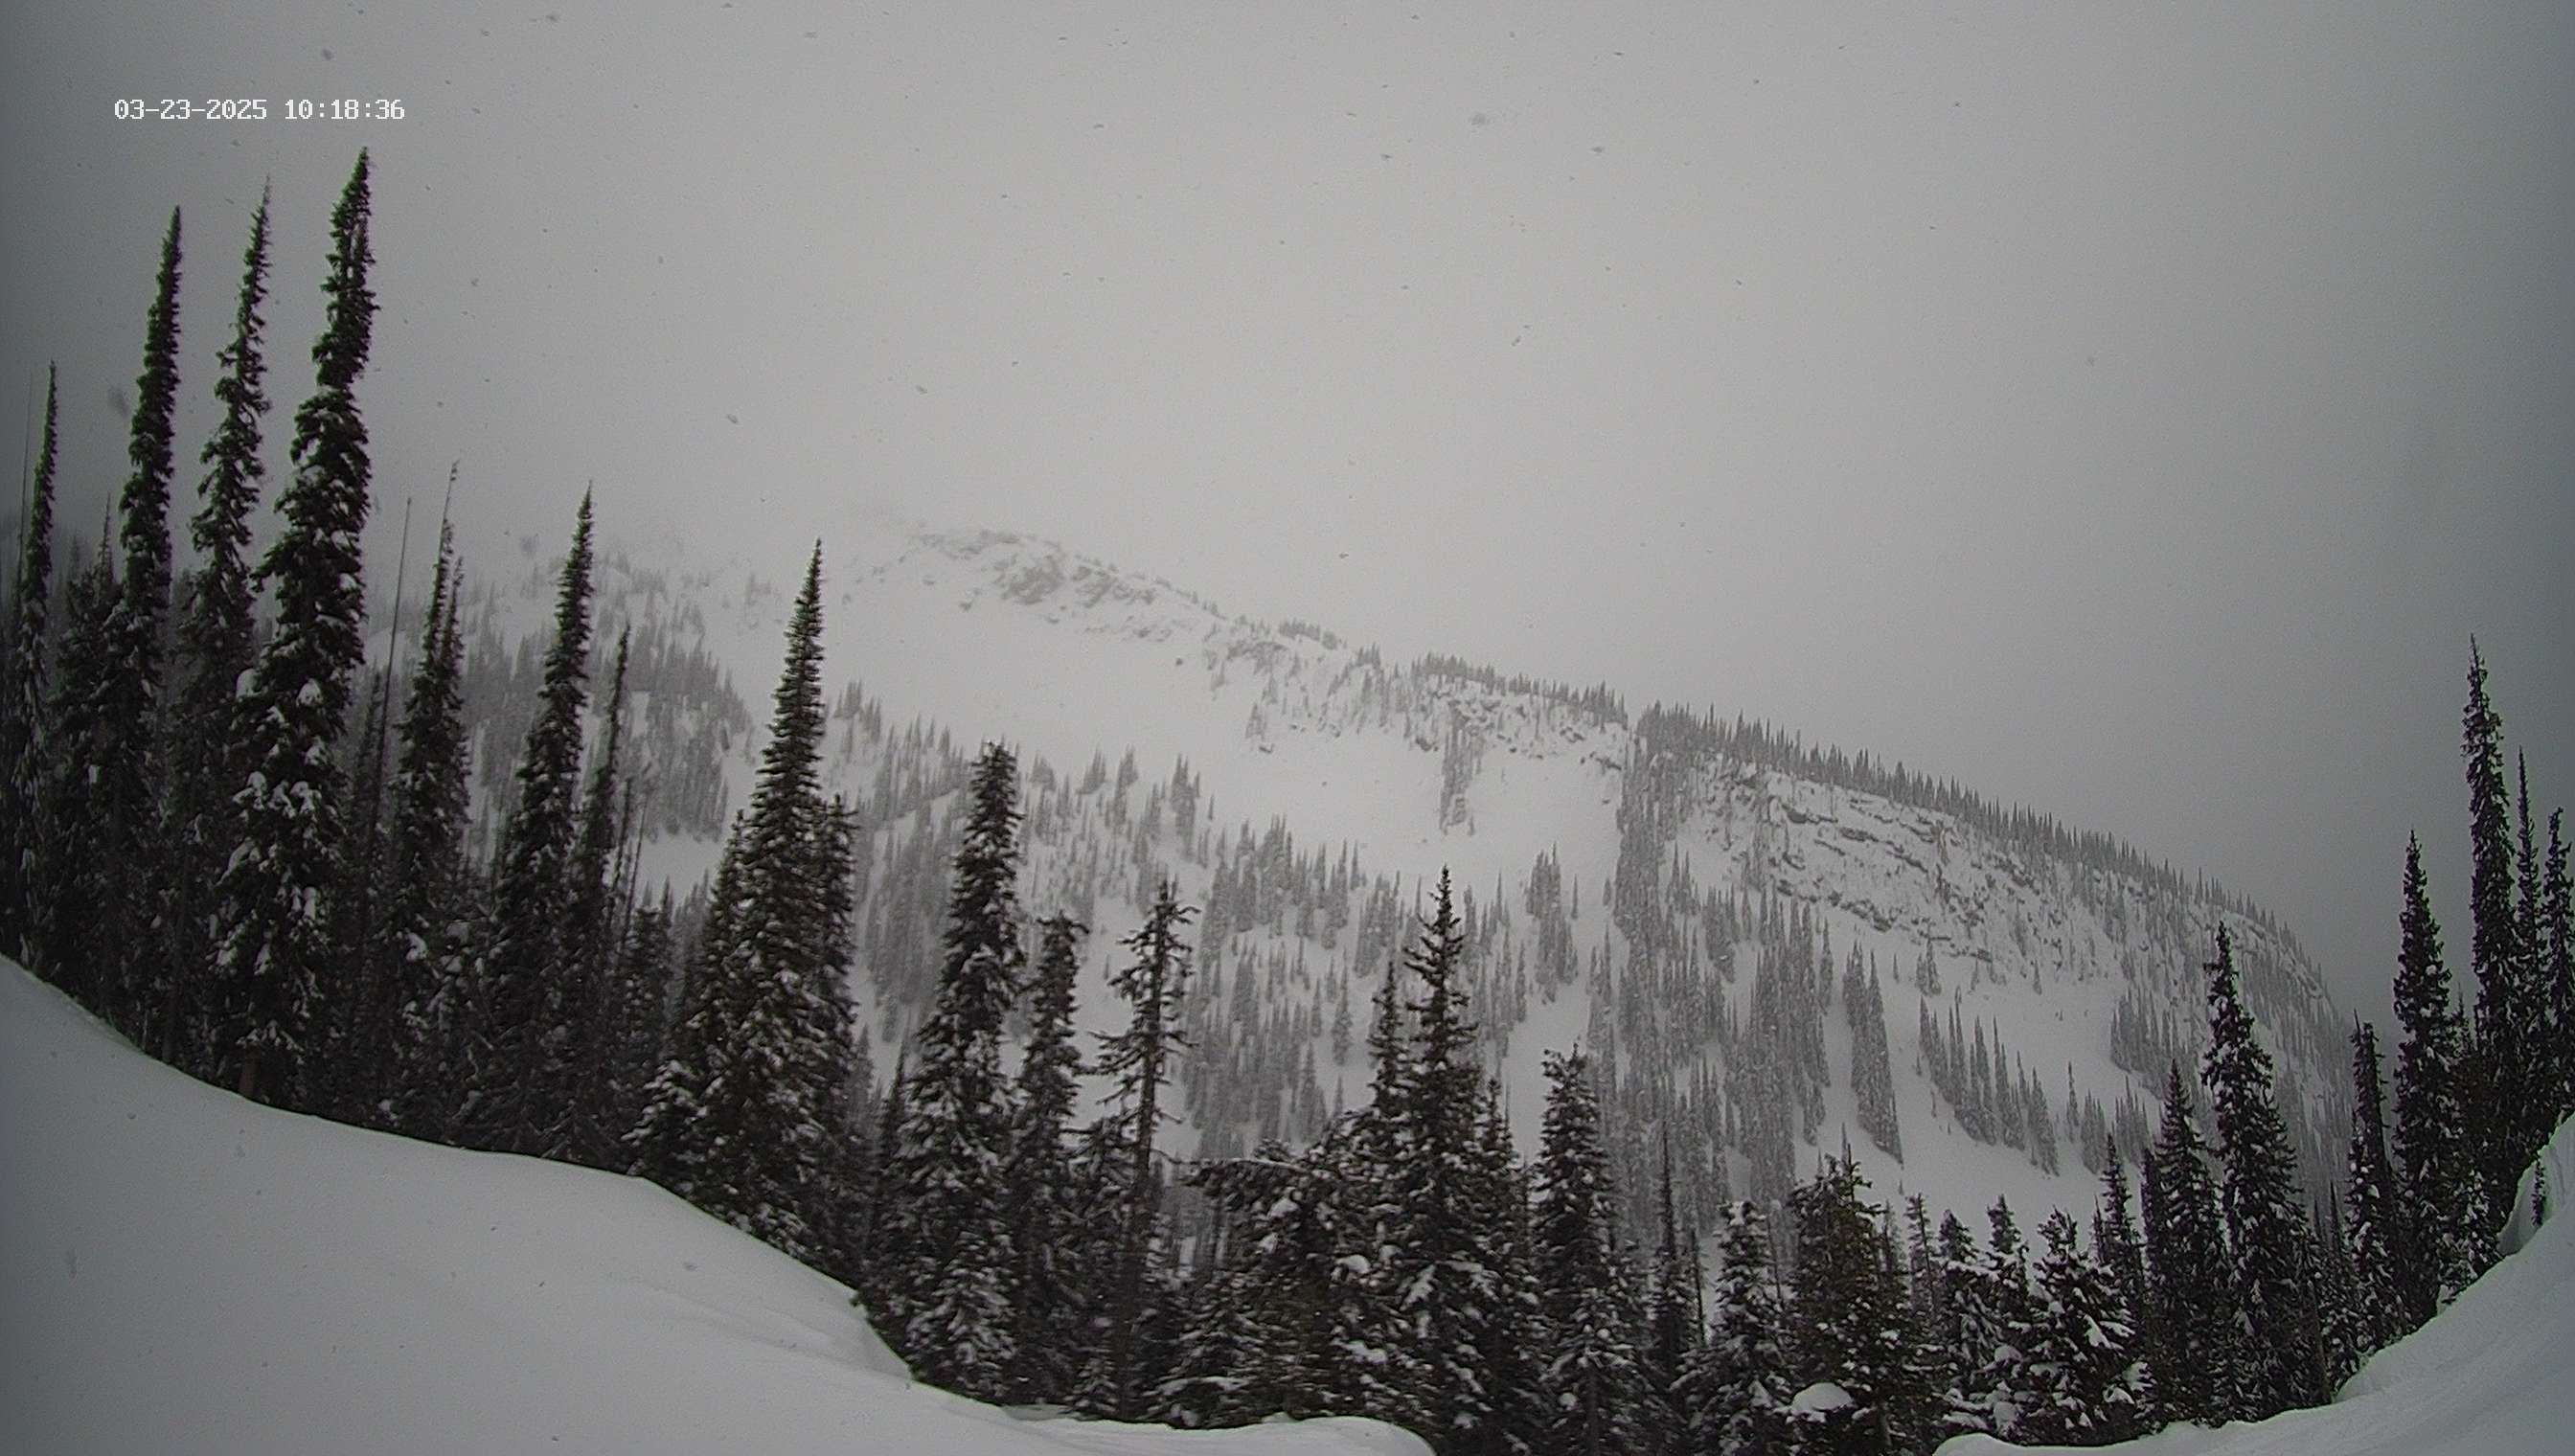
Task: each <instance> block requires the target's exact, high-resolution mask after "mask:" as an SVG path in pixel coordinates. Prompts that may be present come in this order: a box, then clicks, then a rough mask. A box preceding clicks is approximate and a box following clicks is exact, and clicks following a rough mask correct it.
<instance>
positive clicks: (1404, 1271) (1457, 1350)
mask: <svg viewBox="0 0 2575 1456" xmlns="http://www.w3.org/2000/svg"><path fill="white" fill-rule="evenodd" d="M1465 955H1466V943H1465V938H1464V936H1463V934H1462V933H1461V929H1460V926H1459V923H1458V919H1457V910H1456V903H1455V899H1454V897H1453V895H1452V893H1451V891H1450V888H1449V880H1448V874H1447V872H1446V871H1445V870H1442V871H1441V872H1440V875H1439V885H1438V888H1437V891H1436V892H1435V895H1434V898H1433V900H1432V907H1431V915H1430V918H1429V919H1428V920H1427V921H1426V922H1425V923H1424V924H1423V925H1422V930H1421V935H1420V938H1419V939H1418V940H1417V941H1416V942H1415V943H1414V944H1413V945H1412V947H1411V948H1410V949H1409V950H1408V951H1407V952H1406V955H1405V960H1404V966H1405V969H1406V971H1407V972H1408V973H1409V974H1410V975H1411V976H1412V978H1413V979H1414V980H1415V981H1417V982H1418V983H1419V984H1420V986H1421V988H1422V998H1421V999H1420V1000H1418V1001H1414V1002H1412V1003H1411V1004H1410V1005H1409V1006H1408V1007H1407V1008H1406V1009H1407V1010H1409V1011H1410V1012H1411V1030H1412V1044H1411V1046H1410V1048H1409V1049H1408V1054H1407V1056H1406V1057H1405V1068H1404V1069H1405V1071H1406V1073H1407V1074H1408V1075H1407V1080H1406V1084H1405V1086H1404V1088H1403V1097H1402V1109H1401V1114H1400V1116H1401V1122H1402V1127H1403V1131H1402V1136H1401V1143H1402V1149H1401V1153H1400V1156H1399V1158H1398V1160H1397V1161H1396V1163H1395V1165H1394V1178H1393V1184H1392V1188H1391V1192H1392V1194H1393V1199H1392V1202H1393V1207H1394V1218H1395V1222H1394V1237H1393V1238H1392V1240H1391V1242H1392V1245H1393V1247H1392V1248H1391V1249H1390V1250H1389V1252H1388V1259H1387V1263H1388V1268H1387V1270H1386V1273H1387V1274H1388V1275H1389V1276H1390V1277H1389V1279H1388V1282H1387V1283H1386V1285H1385V1287H1386V1288H1387V1290H1388V1291H1389V1292H1390V1294H1391V1295H1392V1298H1393V1302H1394V1314H1395V1319H1396V1330H1397V1344H1398V1346H1399V1348H1398V1349H1397V1350H1396V1351H1395V1352H1393V1353H1392V1355H1391V1358H1392V1359H1393V1360H1395V1361H1396V1362H1397V1369H1398V1370H1399V1371H1400V1375H1399V1376H1398V1378H1399V1379H1401V1380H1402V1381H1403V1383H1404V1384H1405V1386H1406V1388H1407V1393H1408V1395H1409V1397H1410V1403H1411V1404H1412V1405H1413V1407H1414V1408H1415V1410H1416V1411H1417V1413H1418V1419H1419V1422H1420V1424H1419V1425H1418V1426H1416V1427H1415V1429H1417V1430H1420V1431H1422V1432H1424V1433H1425V1434H1426V1435H1427V1436H1428V1437H1429V1439H1430V1440H1431V1442H1432V1444H1433V1445H1434V1446H1435V1447H1437V1448H1438V1449H1439V1450H1441V1451H1443V1452H1447V1451H1459V1450H1480V1449H1483V1447H1484V1445H1485V1444H1486V1443H1489V1442H1490V1441H1491V1440H1492V1439H1493V1438H1494V1436H1495V1427H1496V1422H1495V1409H1496V1407H1495V1402H1494V1398H1493V1392H1492V1391H1491V1390H1490V1389H1489V1388H1488V1387H1487V1386H1486V1384H1485V1381H1484V1375H1483V1370H1482V1367H1481V1364H1480V1362H1479V1361H1478V1359H1477V1351H1479V1350H1480V1349H1481V1348H1483V1346H1484V1345H1485V1343H1486V1341H1487V1339H1488V1336H1489V1333H1490V1327H1491V1325H1492V1323H1493V1322H1494V1321H1495V1320H1496V1319H1498V1318H1500V1317H1501V1309H1500V1306H1499V1301H1498V1280H1497V1279H1496V1277H1495V1274H1494V1271H1493V1268H1492V1266H1491V1264H1490V1263H1489V1262H1488V1260H1487V1258H1486V1255H1485V1250H1484V1248H1483V1245H1482V1240H1481V1238H1480V1237H1479V1235H1480V1234H1481V1233H1482V1231H1483V1229H1484V1228H1485V1226H1486V1220H1485V1219H1483V1218H1482V1217H1480V1216H1479V1215H1480V1213H1481V1211H1482V1207H1483V1205H1482V1204H1481V1203H1480V1202H1479V1199H1480V1197H1481V1196H1482V1195H1483V1193H1484V1192H1485V1191H1486V1189H1487V1188H1488V1186H1489V1185H1488V1180H1487V1178H1486V1175H1485V1172H1484V1169H1483V1168H1482V1166H1481V1159H1480V1158H1479V1156H1478V1154H1477V1151H1476V1146H1475V1119H1476V1111H1477V1106H1478V1102H1479V1095H1478V1089H1479V1082H1480V1080H1481V1079H1480V1077H1479V1076H1478V1075H1477V1072H1476V1069H1475V1066H1474V1063H1473V1062H1472V1060H1471V1057H1472V1056H1473V1055H1474V1048H1475V1044H1476V1043H1475V1026H1474V1023H1473V1022H1471V1021H1468V1020H1467V1019H1466V985H1465V981H1466V964H1465Z"/></svg>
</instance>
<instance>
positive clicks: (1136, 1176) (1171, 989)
mask: <svg viewBox="0 0 2575 1456" xmlns="http://www.w3.org/2000/svg"><path fill="white" fill-rule="evenodd" d="M1196 913H1197V911H1196V910H1195V909H1193V908H1192V907H1190V906H1188V905H1184V904H1182V903H1181V902H1180V895H1179V891H1178V890H1177V889H1176V888H1175V887H1174V885H1173V883H1172V881H1171V880H1169V879H1165V880H1164V881H1163V882H1162V886H1161V888H1159V889H1158V890H1157V891H1156V892H1155V896H1154V905H1153V908H1152V909H1149V910H1147V911H1146V912H1145V923H1144V924H1142V925H1140V926H1138V927H1137V930H1136V933H1135V934H1133V935H1130V936H1128V937H1127V939H1126V940H1125V941H1124V942H1123V943H1124V944H1125V945H1126V947H1127V949H1128V950H1129V951H1131V952H1133V954H1134V956H1135V958H1134V959H1133V960H1130V961H1128V962H1127V963H1126V964H1125V965H1123V966H1121V967H1120V968H1119V969H1118V970H1116V971H1114V972H1112V973H1111V975H1110V982H1109V983H1110V987H1111V989H1113V990H1115V991H1116V992H1117V993H1118V994H1119V995H1120V996H1122V997H1124V998H1125V999H1126V1001H1127V1003H1128V1005H1129V1006H1130V1007H1131V1008H1132V1014H1131V1016H1130V1019H1129V1021H1128V1027H1127V1029H1126V1030H1125V1031H1122V1032H1119V1033H1117V1034H1116V1035H1114V1036H1111V1037H1109V1038H1107V1041H1106V1044H1105V1045H1103V1046H1102V1047H1101V1051H1100V1070H1101V1072H1102V1073H1104V1074H1105V1075H1108V1076H1110V1077H1114V1078H1116V1080H1117V1083H1118V1096H1119V1107H1120V1109H1121V1113H1120V1115H1121V1116H1122V1117H1123V1118H1124V1119H1127V1120H1126V1124H1125V1131H1124V1137H1125V1140H1126V1153H1127V1157H1128V1159H1129V1164H1128V1168H1127V1171H1126V1176H1125V1177H1124V1178H1123V1179H1121V1180H1120V1186H1119V1187H1118V1189H1117V1197H1118V1201H1119V1205H1120V1211H1121V1215H1122V1218H1121V1221H1122V1222H1123V1223H1124V1225H1125V1227H1124V1228H1123V1230H1122V1231H1121V1235H1120V1238H1119V1245H1118V1252H1117V1260H1116V1264H1115V1268H1114V1271H1113V1273H1112V1276H1111V1281H1110V1286H1109V1290H1108V1301H1107V1314H1108V1320H1109V1330H1108V1345H1107V1348H1106V1350H1105V1351H1104V1352H1103V1360H1104V1364H1103V1369H1102V1372H1101V1378H1100V1379H1099V1380H1097V1381H1096V1382H1095V1383H1096V1384H1097V1385H1098V1387H1099V1389H1098V1390H1097V1392H1096V1393H1095V1394H1094V1396H1093V1403H1094V1404H1095V1405H1097V1406H1099V1407H1100V1408H1101V1409H1103V1411H1104V1412H1105V1413H1108V1414H1113V1415H1124V1414H1127V1413H1130V1412H1132V1411H1135V1410H1136V1409H1138V1407H1139V1402H1140V1399H1141V1396H1142V1392H1143V1389H1144V1386H1145V1383H1146V1376H1147V1371H1146V1370H1145V1369H1144V1368H1143V1366H1144V1359H1143V1353H1142V1351H1141V1349H1140V1348H1139V1346H1140V1343H1141V1339H1142V1325H1143V1322H1144V1320H1145V1317H1146V1315H1147V1312H1148V1303H1147V1294H1148V1291H1147V1287H1146V1274H1147V1268H1148V1265H1147V1257H1148V1255H1149V1254H1150V1252H1151V1246H1152V1238H1153V1233H1154V1227H1155V1220H1156V1219H1157V1218H1158V1217H1159V1216H1160V1215H1161V1213H1162V1177H1161V1174H1160V1173H1159V1172H1158V1171H1157V1170H1156V1168H1155V1166H1154V1139H1155V1135H1156V1132H1157V1130H1158V1129H1159V1128H1160V1127H1161V1125H1162V1123H1163V1122H1164V1120H1165V1119H1166V1117H1167V1116H1168V1114H1167V1113H1165V1112H1164V1111H1163V1108H1162V1090H1163V1086H1164V1084H1165V1083H1166V1082H1167V1081H1168V1080H1169V1079H1170V1077H1171V1063H1172V1059H1173V1057H1174V1056H1175V1055H1176V1054H1177V1053H1178V1052H1179V1051H1180V1050H1181V1048H1182V1047H1183V1046H1184V1045H1185V1044H1186V1043H1185V1041H1184V1040H1183V1037H1182V1018H1181V998H1182V996H1183V995H1184V994H1185V993H1186V992H1187V990H1188V988H1189V974H1190V972H1189V947H1188V946H1187V945H1185V944H1183V943H1182V941H1181V932H1182V931H1183V930H1184V929H1186V928H1187V927H1188V925H1189V922H1190V919H1191V917H1192V916H1193V915H1195V914H1196Z"/></svg>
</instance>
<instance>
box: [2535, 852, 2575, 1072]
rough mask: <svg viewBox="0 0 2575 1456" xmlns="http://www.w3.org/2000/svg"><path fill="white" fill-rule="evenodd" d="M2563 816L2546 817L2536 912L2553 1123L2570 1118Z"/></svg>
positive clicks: (2571, 918) (2573, 953) (2570, 930)
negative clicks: (2541, 891)
mask: <svg viewBox="0 0 2575 1456" xmlns="http://www.w3.org/2000/svg"><path fill="white" fill-rule="evenodd" d="M2565 817H2566V811H2565V810H2564V809H2553V810H2551V811H2550V812H2549V815H2548V867H2547V871H2546V872H2547V891H2546V895H2545V898H2544V900H2543V902H2542V905H2541V911H2540V923H2541V928H2542V929H2543V931H2544V932H2545V938H2546V954H2545V958H2544V959H2543V961H2542V968H2543V978H2544V981H2545V983H2546V985H2547V987H2548V1027H2549V1032H2548V1044H2549V1045H2550V1046H2552V1047H2554V1048H2556V1062H2555V1066H2554V1067H2553V1069H2552V1070H2553V1073H2554V1078H2555V1082H2556V1091H2557V1103H2556V1108H2555V1118H2554V1119H2553V1120H2563V1119H2565V1118H2568V1117H2575V893H2570V890H2569V885H2568V880H2567V874H2566V839H2565V834H2564V820H2565Z"/></svg>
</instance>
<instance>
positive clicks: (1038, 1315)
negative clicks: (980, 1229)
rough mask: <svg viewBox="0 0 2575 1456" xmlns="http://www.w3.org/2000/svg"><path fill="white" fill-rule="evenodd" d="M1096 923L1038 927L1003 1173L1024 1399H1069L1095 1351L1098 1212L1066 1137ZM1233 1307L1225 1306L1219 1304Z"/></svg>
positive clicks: (1059, 918)
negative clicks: (1081, 993)
mask: <svg viewBox="0 0 2575 1456" xmlns="http://www.w3.org/2000/svg"><path fill="white" fill-rule="evenodd" d="M1089 929H1090V927H1089V926H1088V925H1085V924H1083V923H1082V922H1081V921H1080V920H1077V919H1075V918H1073V917H1072V916H1071V915H1063V914H1059V915H1051V916H1049V917H1048V918H1047V919H1045V920H1044V921H1041V922H1040V924H1039V926H1038V957H1037V968H1036V973H1035V975H1034V976H1033V977H1032V979H1031V980H1030V983H1029V1048H1028V1052H1027V1054H1026V1055H1025V1056H1023V1057H1022V1058H1021V1060H1020V1076H1019V1098H1018V1113H1019V1126H1018V1128H1017V1129H1016V1131H1015V1133H1014V1135H1013V1138H1012V1142H1011V1156H1010V1161H1009V1163H1008V1164H1007V1165H1006V1168H1005V1171H1004V1175H1003V1180H1004V1182H1005V1184H1006V1185H1007V1186H1008V1187H1009V1188H1011V1189H1012V1190H1013V1193H1014V1195H1015V1196H1014V1199H1013V1202H1012V1205H1011V1243H1012V1247H1013V1248H1014V1249H1015V1250H1016V1251H1017V1252H1018V1254H1019V1257H1020V1264H1019V1269H1018V1271H1017V1274H1016V1275H1015V1282H1016V1285H1017V1288H1018V1291H1019V1292H1018V1297H1017V1300H1016V1303H1015V1305H1014V1310H1015V1312H1016V1314H1017V1315H1018V1325H1017V1330H1016V1334H1015V1339H1016V1342H1017V1344H1018V1346H1019V1356H1018V1365H1017V1368H1016V1370H1015V1371H1014V1378H1013V1385H1014V1386H1015V1388H1016V1391H1017V1393H1018V1396H1019V1398H1020V1399H1022V1400H1038V1401H1055V1402H1061V1401H1063V1400H1065V1399H1067V1398H1068V1397H1069V1396H1070V1395H1071V1394H1072V1393H1073V1384H1074V1379H1075V1377H1076V1376H1078V1375H1079V1374H1080V1373H1081V1372H1082V1368H1083V1363H1084V1360H1085V1358H1086V1357H1087V1355H1088V1354H1089V1348H1088V1346H1089V1339H1090V1329H1089V1324H1090V1317H1091V1314H1092V1307H1093V1300H1094V1296H1095V1293H1096V1290H1095V1287H1094V1286H1095V1284H1096V1283H1097V1279H1098V1275H1097V1271H1096V1269H1095V1268H1094V1265H1095V1264H1096V1262H1097V1260H1096V1259H1094V1258H1092V1257H1089V1255H1092V1254H1093V1253H1094V1252H1095V1251H1096V1250H1097V1249H1098V1248H1099V1247H1100V1246H1101V1245H1102V1244H1103V1242H1104V1241H1103V1240H1100V1239H1097V1238H1095V1237H1093V1236H1092V1233H1091V1226H1092V1219H1093V1212H1092V1210H1091V1209H1089V1208H1086V1207H1084V1206H1082V1204H1081V1203H1080V1202H1078V1201H1077V1200H1078V1198H1079V1194H1080V1189H1079V1188H1078V1187H1077V1185H1076V1183H1075V1180H1074V1167H1073V1157H1072V1153H1071V1150H1070V1149H1069V1148H1068V1146H1067V1145H1066V1142H1065V1138H1066V1135H1067V1133H1068V1131H1069V1129H1070V1126H1071V1123H1072V1120H1073V1109H1074V1105H1075V1103H1076V1102H1077V1101H1079V1100H1080V1098H1081V1094H1082V1087H1081V1076H1082V1053H1081V1051H1080V1050H1079V1049H1077V1048H1076V1047H1075V1045H1074V1025H1073V1009H1074V1001H1073V983H1074V977H1075V975H1076V973H1077V972H1078V971H1079V970H1080V969H1081V960H1082V937H1083V935H1084V933H1085V932H1086V931H1088V930H1089ZM1218 1312H1219V1313H1225V1312H1228V1311H1225V1310H1223V1309H1220V1310H1219V1311H1218Z"/></svg>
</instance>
